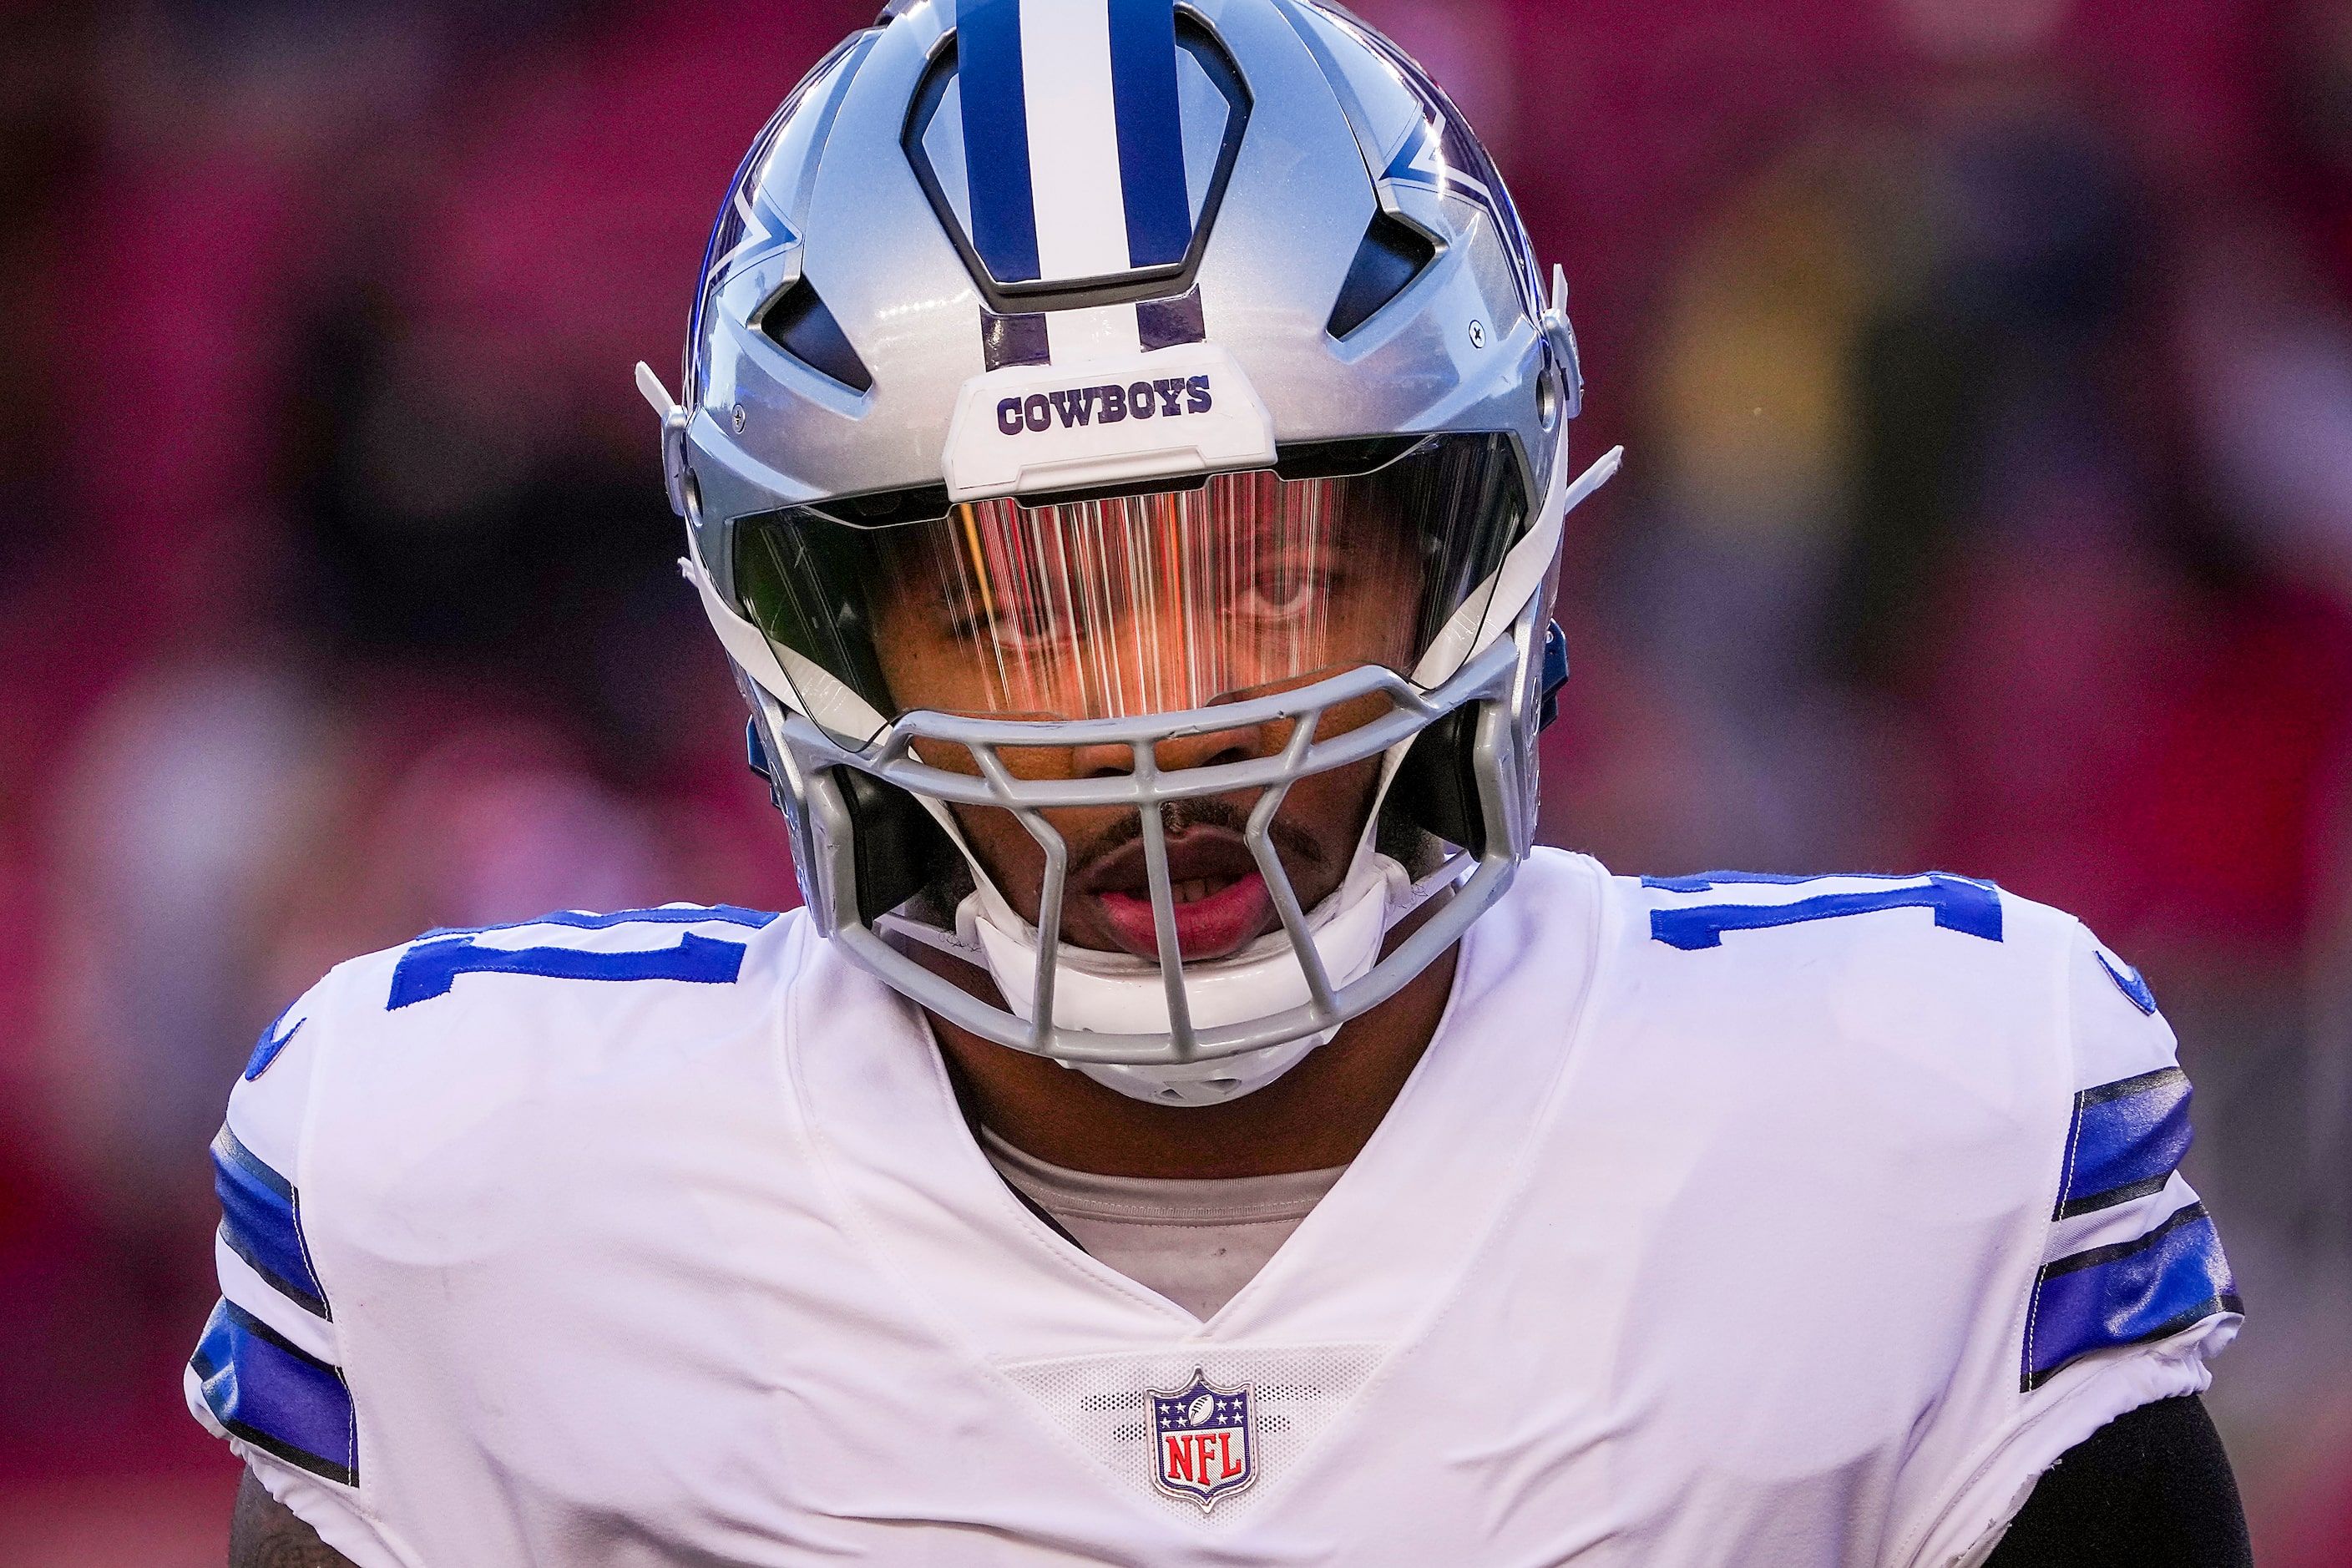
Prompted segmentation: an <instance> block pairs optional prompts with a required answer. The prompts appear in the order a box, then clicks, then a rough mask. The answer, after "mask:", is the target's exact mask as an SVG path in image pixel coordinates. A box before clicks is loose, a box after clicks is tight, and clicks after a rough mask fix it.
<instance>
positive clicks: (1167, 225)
mask: <svg viewBox="0 0 2352 1568" xmlns="http://www.w3.org/2000/svg"><path fill="white" fill-rule="evenodd" d="M1110 79H1111V99H1112V103H1113V105H1114V109H1115V117H1116V119H1117V121H1118V180H1119V190H1120V194H1121V196H1122V199H1123V200H1124V202H1125V204H1126V207H1127V254H1128V260H1129V263H1130V264H1131V265H1133V266H1136V267H1172V266H1174V265H1175V264H1176V263H1177V262H1180V261H1181V260H1183V259H1184V253H1185V252H1186V251H1187V250H1189V249H1190V248H1192V200H1191V198H1190V196H1189V195H1187V194H1186V192H1185V186H1184V122H1183V110H1182V107H1181V104H1180V103H1179V101H1178V98H1177V90H1176V5H1175V0H1110ZM967 101H969V100H967Z"/></svg>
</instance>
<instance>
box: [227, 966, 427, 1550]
mask: <svg viewBox="0 0 2352 1568" xmlns="http://www.w3.org/2000/svg"><path fill="white" fill-rule="evenodd" d="M340 975H341V972H340V971H339V972H337V973H334V974H330V975H329V976H328V977H327V978H326V979H325V980H322V981H321V982H320V983H319V984H317V985H316V986H313V987H312V988H311V989H310V991H309V992H307V993H306V994H304V995H303V996H302V997H300V998H299V1000H298V1001H296V1002H295V1003H294V1005H292V1006H290V1007H289V1008H287V1010H286V1011H285V1012H284V1013H282V1014H280V1015H279V1016H278V1018H277V1019H276V1020H274V1021H273V1022H272V1023H271V1024H270V1026H269V1027H268V1028H267V1029H264V1030H263V1031H262V1033H261V1037H260V1039H259V1040H258V1041H257V1042H256V1043H255V1046H254V1050H253V1056H252V1058H251V1059H250V1060H249V1061H248V1062H247V1064H246V1068H245V1070H244V1072H243V1073H242V1074H240V1075H239V1077H238V1079H237V1080H236V1084H235V1086H234V1087H233V1088H232V1089H231V1090H230V1093H229V1101H228V1114H227V1118H226V1121H223V1123H222V1124H221V1130H220V1132H219V1134H218V1135H217V1136H216V1137H215V1138H214V1140H213V1145H212V1163H213V1184H214V1188H215V1191H216V1192H217V1193H218V1194H219V1197H220V1205H221V1223H220V1228H219V1229H218V1230H217V1231H216V1232H215V1234H214V1239H213V1257H214V1261H215V1268H217V1269H218V1272H219V1276H220V1288H221V1299H220V1301H219V1303H218V1304H217V1305H215V1307H214V1308H213V1311H212V1316H211V1317H210V1318H209V1319H208V1320H207V1321H205V1328H204V1332H203V1335H202V1337H201V1338H200V1339H199V1340H198V1341H197V1343H196V1349H195V1353H194V1355H192V1356H191V1357H190V1358H189V1360H188V1366H187V1371H186V1373H185V1374H184V1385H185V1389H186V1394H187V1400H188V1409H189V1412H190V1413H191V1414H192V1415H194V1416H195V1418H196V1419H197V1420H198V1421H199V1422H201V1423H203V1425H204V1426H205V1428H206V1429H207V1430H209V1431H210V1432H212V1434H213V1435H214V1436H217V1437H221V1438H225V1439H226V1441H227V1442H228V1445H229V1447H231V1448H232V1449H233V1450H235V1452H236V1455H237V1457H238V1458H241V1459H243V1460H244V1461H245V1463H246V1464H247V1467H248V1468H251V1469H252V1471H253V1472H254V1474H255V1476H256V1477H257V1478H258V1479H260V1481H261V1483H262V1484H263V1485H264V1486H265V1487H267V1488H268V1490H269V1494H270V1495H271V1496H272V1497H274V1498H276V1499H277V1500H278V1502H280V1503H281V1504H283V1505H284V1506H285V1507H287V1508H288V1509H289V1510H292V1512H293V1513H294V1514H295V1515H296V1516H297V1517H298V1518H299V1519H301V1520H302V1521H304V1522H305V1523H307V1524H309V1525H310V1527H311V1528H312V1529H313V1530H316V1531H318V1532H319V1536H320V1540H322V1541H324V1542H326V1543H327V1544H328V1545H330V1546H331V1547H333V1548H334V1549H335V1550H336V1551H338V1552H341V1553H342V1554H343V1555H344V1556H345V1557H347V1558H349V1559H351V1561H352V1562H353V1563H357V1564H359V1568H410V1565H411V1564H412V1563H413V1559H412V1558H411V1557H410V1556H409V1555H408V1554H406V1553H404V1552H400V1551H397V1550H396V1549H395V1548H394V1546H393V1544H392V1543H391V1542H388V1541H387V1540H386V1539H385V1535H384V1533H383V1531H380V1530H379V1529H378V1528H377V1526H376V1525H375V1523H374V1522H373V1521H372V1520H371V1519H370V1518H369V1516H368V1514H367V1511H366V1510H365V1508H364V1506H363V1504H362V1499H361V1494H360V1479H361V1475H360V1462H361V1461H360V1453H359V1420H358V1412H357V1410H356V1409H355V1408H354V1406H353V1404H352V1392H351V1387H350V1385H349V1384H348V1383H347V1382H346V1380H345V1378H344V1376H343V1372H342V1355H341V1350H340V1347H339V1342H338V1340H337V1336H336V1332H335V1305H334V1291H333V1289H332V1284H331V1281H328V1280H324V1279H320V1275H319V1271H318V1269H317V1268H316V1266H315V1264H314V1263H313V1261H312V1251H311V1245H310V1237H311V1236H312V1235H313V1234H315V1230H314V1227H315V1226H316V1225H317V1223H318V1216H316V1215H310V1214H307V1213H306V1212H305V1211H304V1208H303V1205H302V1192H301V1172H302V1167H303V1146H304V1139H305V1136H306V1132H307V1128H308V1123H309V1121H310V1098H311V1089H312V1085H313V1084H314V1082H315V1081H316V1079H317V1076H318V1074H319V1071H320V1065H321V1061H322V1059H323V1058H325V1057H326V1055H327V1054H328V1044H329V1039H330V1037H331V1034H332V1032H333V1027H334V1024H333V1009H334V1005H335V1000H336V996H337V994H338V992H339V991H340V989H341V986H340V984H339V979H340Z"/></svg>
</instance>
